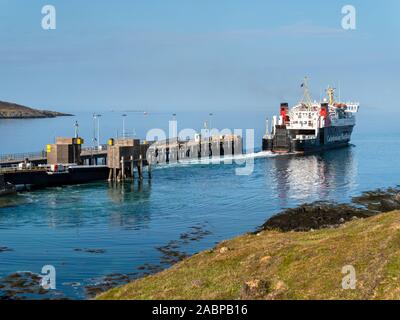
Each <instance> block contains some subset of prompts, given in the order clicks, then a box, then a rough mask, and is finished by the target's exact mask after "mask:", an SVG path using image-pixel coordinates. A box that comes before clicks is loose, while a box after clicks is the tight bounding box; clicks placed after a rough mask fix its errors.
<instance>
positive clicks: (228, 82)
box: [0, 0, 400, 112]
mask: <svg viewBox="0 0 400 320" xmlns="http://www.w3.org/2000/svg"><path fill="white" fill-rule="evenodd" d="M46 4H52V5H54V6H55V7H56V10H57V29H56V30H50V31H44V30H43V29H42V28H41V19H42V14H41V8H42V6H44V5H46ZM346 4H351V5H353V6H355V8H356V9H357V29H356V30H354V31H345V30H343V29H342V28H341V19H342V17H343V16H342V13H341V8H342V7H343V6H344V5H346ZM399 16H400V2H399V1H398V0H386V1H363V0H362V1H360V0H359V1H354V0H350V1H336V0H332V1H318V0H309V1H307V0H304V1H296V0H281V1H267V0H263V1H256V0H253V1H251V0H250V1H244V0H197V1H194V0H192V1H189V0H158V1H155V0H153V1H152V0H146V1H145V0H143V1H139V0H136V1H132V0H131V1H128V0H126V1H123V0H116V1H101V0H98V1H85V2H83V1H77V0H68V1H67V0H63V1H61V0H47V1H36V0H30V1H26V0H0V72H1V77H0V100H6V101H13V102H17V103H21V104H26V105H30V106H34V107H42V108H52V109H55V110H65V111H85V110H87V111H93V110H99V111H100V110H111V109H114V110H117V109H119V110H126V109H146V110H149V111H165V112H169V111H171V110H173V111H183V110H188V111H190V110H196V111H197V110H204V109H207V110H214V111H225V110H235V111H240V110H249V111H251V110H255V111H256V110H263V109H264V108H271V106H272V107H273V108H274V107H275V106H276V105H278V104H279V102H280V101H283V100H286V101H289V102H290V103H295V102H297V100H298V98H299V95H300V92H299V85H300V83H301V81H302V78H303V76H304V75H308V76H309V77H310V78H311V81H310V82H311V86H312V89H313V94H314V97H315V98H316V99H319V96H320V92H321V90H322V89H323V88H324V87H326V86H327V85H328V84H332V85H336V86H337V84H338V83H339V82H340V84H341V88H342V90H341V91H342V96H343V97H344V98H346V99H355V100H360V101H361V102H362V104H363V105H364V106H365V108H367V109H368V108H370V109H381V108H387V107H388V106H389V107H390V108H397V105H396V103H397V102H396V101H397V97H396V96H397V92H398V90H399V88H400V81H399V71H400V67H399V66H400V43H399V35H400V20H399V19H398V17H399Z"/></svg>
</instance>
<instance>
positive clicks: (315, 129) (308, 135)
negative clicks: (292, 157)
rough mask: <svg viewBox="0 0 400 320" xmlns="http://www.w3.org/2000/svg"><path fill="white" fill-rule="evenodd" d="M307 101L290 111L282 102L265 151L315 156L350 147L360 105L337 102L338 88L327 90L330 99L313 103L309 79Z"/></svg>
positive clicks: (266, 136) (305, 95)
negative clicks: (312, 153)
mask: <svg viewBox="0 0 400 320" xmlns="http://www.w3.org/2000/svg"><path fill="white" fill-rule="evenodd" d="M302 87H303V88H304V95H303V99H302V100H301V102H300V103H299V104H297V105H296V106H294V107H293V108H292V109H291V110H289V105H288V104H287V103H281V107H280V115H279V118H278V117H277V116H274V117H273V121H272V130H271V132H270V131H269V128H268V121H267V130H266V134H265V135H264V137H263V141H262V148H263V150H264V151H272V152H276V153H278V152H280V153H289V152H295V153H311V152H316V151H321V150H325V149H333V148H339V147H344V146H347V145H348V144H349V142H350V138H351V134H352V132H353V127H354V126H355V124H356V117H355V114H356V113H357V112H358V109H359V104H358V103H355V102H347V103H343V102H336V101H335V96H334V93H335V89H334V88H331V87H329V88H328V89H327V94H328V99H324V100H323V101H321V102H316V101H314V102H312V101H311V96H310V93H309V90H308V85H307V78H306V79H305V81H304V83H303V84H302Z"/></svg>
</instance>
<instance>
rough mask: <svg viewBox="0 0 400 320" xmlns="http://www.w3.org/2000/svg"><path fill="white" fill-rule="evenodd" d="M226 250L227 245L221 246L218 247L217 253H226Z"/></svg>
mask: <svg viewBox="0 0 400 320" xmlns="http://www.w3.org/2000/svg"><path fill="white" fill-rule="evenodd" d="M228 251H229V248H228V247H222V248H220V249H219V253H226V252H228Z"/></svg>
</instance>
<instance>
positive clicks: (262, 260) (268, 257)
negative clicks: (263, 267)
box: [260, 256, 271, 264]
mask: <svg viewBox="0 0 400 320" xmlns="http://www.w3.org/2000/svg"><path fill="white" fill-rule="evenodd" d="M270 260H271V256H265V257H262V258H261V259H260V262H261V263H263V264H267V263H268V262H269V261H270Z"/></svg>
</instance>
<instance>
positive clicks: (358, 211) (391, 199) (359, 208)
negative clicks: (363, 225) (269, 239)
mask: <svg viewBox="0 0 400 320" xmlns="http://www.w3.org/2000/svg"><path fill="white" fill-rule="evenodd" d="M394 210H400V190H399V189H395V188H389V189H386V190H380V189H378V190H375V191H368V192H364V193H363V194H362V195H361V196H359V197H355V198H353V199H352V201H351V203H350V204H337V203H329V202H315V203H311V204H303V205H300V206H298V207H296V208H290V209H286V210H284V211H283V212H281V213H279V214H277V215H275V216H273V217H271V218H270V219H268V220H267V221H266V222H265V223H264V224H263V225H262V226H261V227H260V228H258V229H257V231H256V232H259V231H262V230H279V231H283V232H288V231H298V232H299V231H312V230H318V229H324V228H336V227H338V226H340V225H341V224H343V223H346V222H348V221H351V220H357V219H360V218H368V217H372V216H374V215H376V214H379V213H384V212H390V211H394Z"/></svg>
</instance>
